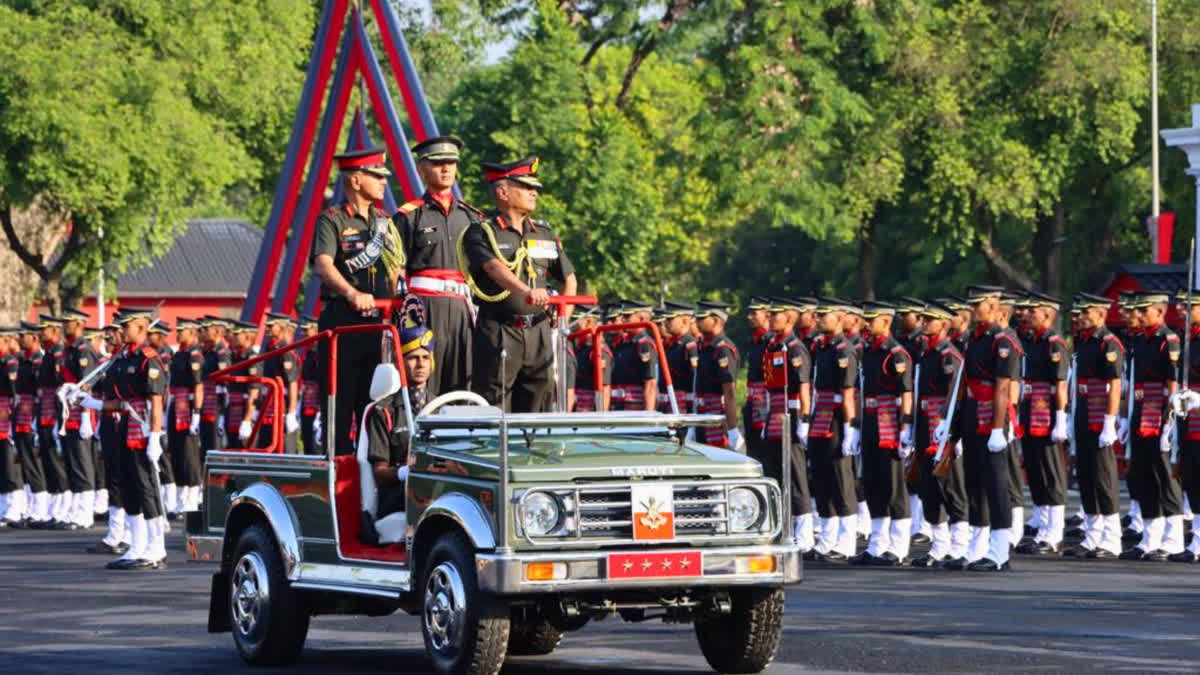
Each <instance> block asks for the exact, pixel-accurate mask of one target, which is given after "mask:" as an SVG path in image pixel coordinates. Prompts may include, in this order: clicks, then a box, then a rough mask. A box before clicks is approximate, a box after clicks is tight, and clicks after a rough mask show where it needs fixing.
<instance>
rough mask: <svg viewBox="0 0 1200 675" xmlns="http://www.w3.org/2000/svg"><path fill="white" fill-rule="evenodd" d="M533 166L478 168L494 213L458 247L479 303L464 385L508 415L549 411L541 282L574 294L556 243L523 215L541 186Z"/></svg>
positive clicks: (533, 161) (571, 271) (570, 272)
mask: <svg viewBox="0 0 1200 675" xmlns="http://www.w3.org/2000/svg"><path fill="white" fill-rule="evenodd" d="M537 168H538V160H537V158H536V157H529V158H526V159H523V160H520V161H518V162H512V163H510V164H491V163H485V164H484V165H483V169H484V172H485V176H486V179H487V182H488V187H489V188H490V190H491V193H492V198H493V199H494V200H495V202H496V212H495V213H493V214H491V215H490V216H489V217H488V218H487V219H486V220H483V221H479V222H475V223H472V224H471V226H470V227H469V228H467V231H466V234H465V235H464V236H463V243H462V247H461V248H460V249H459V265H460V266H461V268H462V272H463V275H464V277H466V280H467V284H468V285H469V286H470V287H471V291H472V292H473V293H474V295H475V298H476V300H477V301H478V303H479V318H478V320H477V321H476V323H475V334H474V345H473V354H474V364H473V371H472V373H471V388H472V389H473V390H474V391H475V392H476V393H478V394H480V395H481V396H483V397H484V398H486V399H487V400H489V401H491V402H492V403H496V404H502V405H504V406H505V407H506V408H510V407H511V409H512V410H513V411H514V412H540V411H543V410H547V409H548V408H549V405H550V401H551V399H552V398H553V393H554V381H553V377H552V372H551V365H552V363H553V360H554V354H553V350H552V348H551V342H550V330H551V328H550V323H551V322H550V320H549V319H550V315H549V314H547V313H546V311H545V307H546V303H547V301H548V300H549V298H550V295H549V288H550V286H549V283H550V279H551V278H553V279H554V280H555V281H557V282H558V283H559V284H560V287H561V289H562V292H563V294H564V295H574V294H575V286H576V281H575V267H574V266H573V265H572V264H571V260H570V259H569V258H567V253H566V251H564V250H563V247H562V241H561V240H560V239H559V238H558V237H557V236H555V234H554V230H553V229H551V227H550V225H549V224H548V223H546V222H545V221H541V220H533V219H532V218H530V217H529V214H530V213H532V212H533V210H534V209H535V208H536V207H537V197H538V191H539V190H540V189H541V188H542V182H541V181H540V180H538V176H537ZM505 351H507V353H508V358H507V362H506V363H502V361H503V360H502V359H501V353H503V352H505Z"/></svg>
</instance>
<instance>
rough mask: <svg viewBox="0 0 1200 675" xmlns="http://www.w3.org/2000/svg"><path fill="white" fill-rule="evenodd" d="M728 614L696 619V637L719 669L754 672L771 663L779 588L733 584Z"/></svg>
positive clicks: (779, 615)
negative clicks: (734, 586) (737, 585)
mask: <svg viewBox="0 0 1200 675" xmlns="http://www.w3.org/2000/svg"><path fill="white" fill-rule="evenodd" d="M730 600H731V601H732V607H731V608H730V612H729V613H728V614H725V615H722V616H719V617H716V618H712V619H702V620H697V621H696V639H697V640H698V641H699V643H700V651H701V652H702V653H703V654H704V658H705V659H706V660H707V661H708V665H710V666H712V668H713V670H715V671H717V672H719V673H757V672H761V671H762V670H763V669H764V668H766V667H767V666H769V665H770V664H771V661H772V659H774V658H775V650H776V649H778V647H779V638H780V635H781V634H782V632H783V589H782V588H734V589H731V591H730Z"/></svg>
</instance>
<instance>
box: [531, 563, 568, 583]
mask: <svg viewBox="0 0 1200 675" xmlns="http://www.w3.org/2000/svg"><path fill="white" fill-rule="evenodd" d="M566 578H567V564H566V563H561V562H531V563H526V565H525V579H526V580H527V581H559V580H562V579H566Z"/></svg>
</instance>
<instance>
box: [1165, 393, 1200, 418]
mask: <svg viewBox="0 0 1200 675" xmlns="http://www.w3.org/2000/svg"><path fill="white" fill-rule="evenodd" d="M1197 408H1200V392H1195V391H1191V390H1188V391H1180V392H1176V394H1175V395H1174V396H1172V397H1171V409H1172V410H1174V411H1175V416H1176V417H1186V416H1187V414H1188V413H1189V412H1191V411H1193V410H1195V409H1197Z"/></svg>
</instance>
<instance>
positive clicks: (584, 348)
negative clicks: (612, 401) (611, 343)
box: [572, 331, 613, 412]
mask: <svg viewBox="0 0 1200 675" xmlns="http://www.w3.org/2000/svg"><path fill="white" fill-rule="evenodd" d="M593 334H594V333H592V332H591V331H588V332H587V333H586V334H584V335H582V336H580V337H579V338H578V342H576V343H575V346H574V347H573V349H572V353H573V354H574V356H575V369H574V370H575V412H597V411H598V410H600V407H599V406H597V404H596V401H597V398H596V397H597V395H600V396H603V395H604V388H605V387H609V386H611V385H612V369H613V353H612V350H611V349H609V347H608V342H607V341H605V340H604V339H601V340H600V378H601V380H600V387H599V388H597V386H596V369H595V364H594V363H593V361H592V359H593V356H592V355H593V354H594V353H595V352H594V350H595V345H594V342H593V337H592V336H593Z"/></svg>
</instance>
